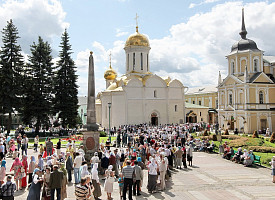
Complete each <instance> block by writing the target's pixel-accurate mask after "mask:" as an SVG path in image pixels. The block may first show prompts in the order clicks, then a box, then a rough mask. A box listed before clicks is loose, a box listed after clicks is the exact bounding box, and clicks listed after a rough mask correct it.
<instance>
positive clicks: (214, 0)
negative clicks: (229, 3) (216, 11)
mask: <svg viewBox="0 0 275 200" xmlns="http://www.w3.org/2000/svg"><path fill="white" fill-rule="evenodd" d="M218 1H220V0H204V1H202V2H200V3H197V4H195V3H190V5H189V8H194V7H196V6H201V5H203V4H208V3H214V2H218Z"/></svg>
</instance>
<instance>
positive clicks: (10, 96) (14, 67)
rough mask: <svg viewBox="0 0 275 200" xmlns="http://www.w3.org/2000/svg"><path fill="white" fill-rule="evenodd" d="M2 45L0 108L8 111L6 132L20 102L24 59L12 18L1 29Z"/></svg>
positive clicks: (5, 111) (18, 108) (0, 58)
mask: <svg viewBox="0 0 275 200" xmlns="http://www.w3.org/2000/svg"><path fill="white" fill-rule="evenodd" d="M2 34H3V36H2V41H3V47H2V49H1V51H0V93H1V95H0V108H1V112H2V114H6V113H8V115H9V118H8V124H7V132H8V133H9V132H10V129H11V123H12V114H13V113H14V111H15V110H17V111H19V110H20V107H21V103H22V101H21V100H22V90H23V87H22V86H23V82H24V81H23V78H24V77H23V72H24V61H23V56H22V54H21V47H20V45H19V44H18V43H17V40H18V38H19V36H18V30H17V28H16V27H15V25H14V24H13V22H12V20H10V21H8V22H7V26H6V27H5V28H4V29H3V31H2Z"/></svg>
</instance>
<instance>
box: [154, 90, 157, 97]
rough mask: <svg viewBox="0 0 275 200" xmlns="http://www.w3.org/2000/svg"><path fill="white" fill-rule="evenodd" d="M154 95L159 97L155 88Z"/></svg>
mask: <svg viewBox="0 0 275 200" xmlns="http://www.w3.org/2000/svg"><path fill="white" fill-rule="evenodd" d="M154 97H155V98H157V91H156V90H154Z"/></svg>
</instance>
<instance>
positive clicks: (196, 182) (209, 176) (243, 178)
mask: <svg viewBox="0 0 275 200" xmlns="http://www.w3.org/2000/svg"><path fill="white" fill-rule="evenodd" d="M29 152H30V153H31V154H33V153H32V150H29ZM10 163H11V161H8V167H7V170H8V171H9V169H10V166H11V164H10ZM146 174H147V171H144V175H145V180H144V184H143V187H142V196H139V197H135V196H134V197H133V199H137V200H145V199H148V200H153V199H166V200H170V199H171V200H181V199H199V200H225V199H230V200H231V199H240V200H246V199H274V200H275V192H274V191H275V184H273V183H272V176H271V170H270V169H267V168H263V167H251V168H247V167H244V166H243V165H239V164H236V163H232V162H231V161H227V160H224V159H222V158H221V156H220V155H217V154H207V153H202V152H194V159H193V167H190V168H187V169H182V170H174V171H173V172H172V178H171V179H170V180H169V181H167V185H168V188H167V190H166V191H165V192H158V193H154V194H149V193H148V192H147V190H146V183H147V176H146ZM101 183H102V193H103V196H102V197H101V198H102V199H104V200H105V199H107V198H106V193H105V192H104V191H103V185H104V182H103V181H102V182H101ZM67 192H68V198H67V199H68V200H75V197H74V185H73V184H71V185H69V186H68V188H67ZM27 193H28V192H27V191H25V192H23V191H19V192H17V193H16V197H15V199H18V200H19V199H26V198H27ZM112 197H113V199H114V200H119V199H120V198H119V192H118V183H114V192H113V194H112Z"/></svg>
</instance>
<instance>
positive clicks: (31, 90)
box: [24, 36, 54, 132]
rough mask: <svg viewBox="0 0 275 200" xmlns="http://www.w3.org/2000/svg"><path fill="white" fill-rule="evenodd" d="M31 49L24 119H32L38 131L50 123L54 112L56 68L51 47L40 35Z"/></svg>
mask: <svg viewBox="0 0 275 200" xmlns="http://www.w3.org/2000/svg"><path fill="white" fill-rule="evenodd" d="M30 50H31V55H30V56H29V58H28V61H29V62H28V64H27V68H28V74H27V81H26V82H27V84H26V85H27V88H26V95H25V106H24V113H25V117H24V120H25V121H26V122H27V121H30V120H32V121H33V122H34V123H35V127H36V132H38V131H39V129H40V128H41V126H42V125H44V126H48V125H49V116H50V115H52V114H53V112H52V111H53V110H52V108H53V104H52V100H53V89H54V85H53V83H54V82H53V80H54V73H53V70H54V68H53V62H52V56H51V52H52V50H51V47H50V45H49V44H48V42H44V41H43V39H42V38H41V37H40V36H39V38H38V43H33V45H31V49H30Z"/></svg>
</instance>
